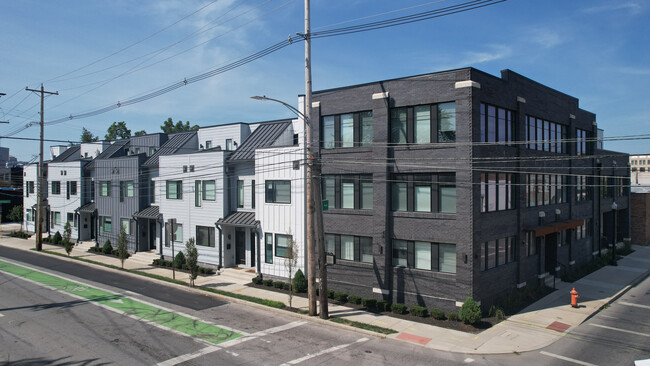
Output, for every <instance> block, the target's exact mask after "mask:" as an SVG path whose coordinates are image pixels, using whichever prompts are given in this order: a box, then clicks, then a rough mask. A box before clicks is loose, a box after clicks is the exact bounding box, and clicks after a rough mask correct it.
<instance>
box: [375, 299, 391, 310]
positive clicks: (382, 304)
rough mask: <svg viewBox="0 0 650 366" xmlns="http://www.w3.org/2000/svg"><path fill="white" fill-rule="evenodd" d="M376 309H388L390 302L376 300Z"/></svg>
mask: <svg viewBox="0 0 650 366" xmlns="http://www.w3.org/2000/svg"><path fill="white" fill-rule="evenodd" d="M377 311H390V303H389V302H388V301H386V300H379V301H377Z"/></svg>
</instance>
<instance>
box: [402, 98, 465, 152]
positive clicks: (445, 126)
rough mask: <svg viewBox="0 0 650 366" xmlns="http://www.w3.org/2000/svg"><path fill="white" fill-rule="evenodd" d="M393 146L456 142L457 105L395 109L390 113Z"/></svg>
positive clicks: (450, 103) (444, 104)
mask: <svg viewBox="0 0 650 366" xmlns="http://www.w3.org/2000/svg"><path fill="white" fill-rule="evenodd" d="M390 131H391V138H390V141H391V142H392V143H393V144H406V143H415V144H428V143H431V142H441V143H444V142H455V141H456V103H455V102H448V103H440V104H437V105H436V104H433V105H422V106H415V107H401V108H393V109H391V111H390Z"/></svg>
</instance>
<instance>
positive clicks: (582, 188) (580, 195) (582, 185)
mask: <svg viewBox="0 0 650 366" xmlns="http://www.w3.org/2000/svg"><path fill="white" fill-rule="evenodd" d="M587 187H588V185H587V176H585V175H578V176H577V177H576V201H586V200H588V199H590V195H589V189H588V188H587Z"/></svg>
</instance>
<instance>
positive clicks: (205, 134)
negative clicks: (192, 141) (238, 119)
mask: <svg viewBox="0 0 650 366" xmlns="http://www.w3.org/2000/svg"><path fill="white" fill-rule="evenodd" d="M250 134H251V130H250V128H249V127H248V125H247V124H245V123H233V124H228V125H223V126H212V127H202V128H199V131H198V138H199V144H201V145H203V147H205V146H206V145H205V143H206V141H208V140H209V141H212V147H213V148H215V147H217V146H221V150H226V139H232V140H233V143H234V142H236V143H237V145H238V146H241V144H242V142H244V140H246V138H247V137H248V136H249V135H250ZM233 149H234V145H233Z"/></svg>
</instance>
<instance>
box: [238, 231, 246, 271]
mask: <svg viewBox="0 0 650 366" xmlns="http://www.w3.org/2000/svg"><path fill="white" fill-rule="evenodd" d="M235 264H246V232H245V231H243V230H235Z"/></svg>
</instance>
